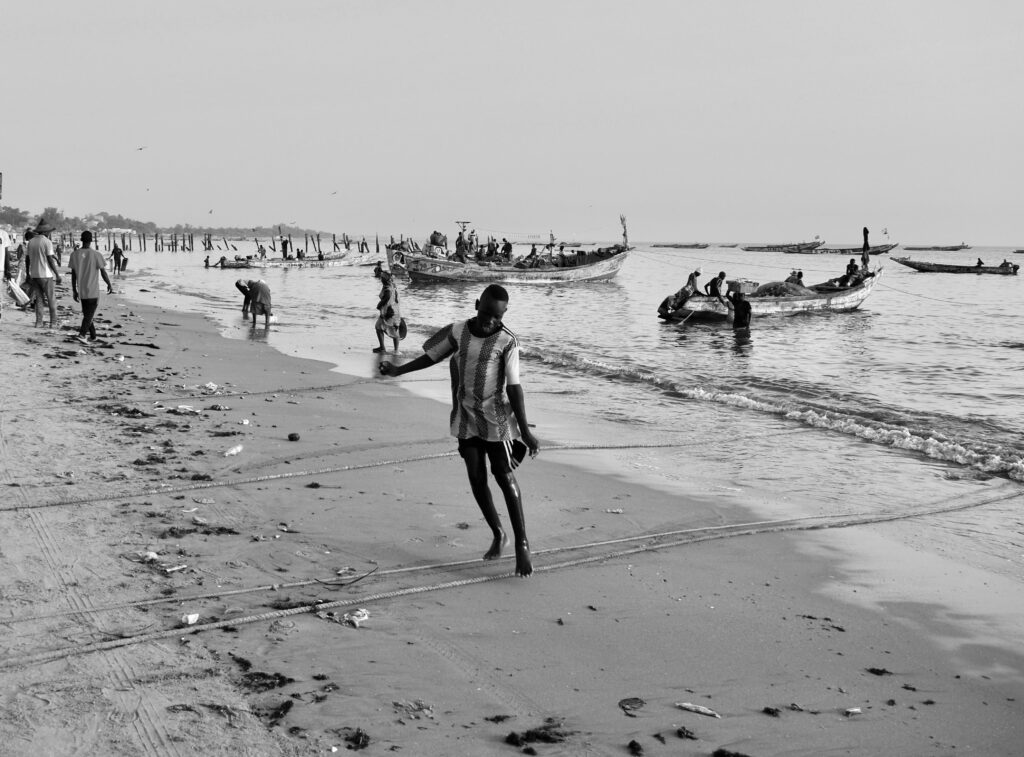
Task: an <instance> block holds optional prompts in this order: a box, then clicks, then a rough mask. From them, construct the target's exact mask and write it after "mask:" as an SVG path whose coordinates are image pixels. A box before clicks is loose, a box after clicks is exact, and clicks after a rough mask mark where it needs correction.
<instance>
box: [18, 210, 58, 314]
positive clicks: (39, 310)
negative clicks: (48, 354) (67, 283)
mask: <svg viewBox="0 0 1024 757" xmlns="http://www.w3.org/2000/svg"><path fill="white" fill-rule="evenodd" d="M35 231H36V233H35V236H34V237H32V239H31V240H30V241H29V243H28V248H27V250H26V252H25V260H26V273H27V274H28V276H29V278H30V279H31V280H32V287H33V288H34V289H35V290H36V327H37V328H38V327H40V326H42V325H43V302H42V301H43V299H44V298H45V300H46V306H47V307H48V308H49V310H50V328H51V329H55V328H57V325H58V324H57V299H56V296H55V293H54V285H55V284H59V283H60V272H59V271H58V270H57V258H56V257H54V255H53V242H51V241H50V233H51V232H52V231H53V226H51V225H50V224H49V223H47V221H46V219H45V218H40V219H39V225H38V226H36V230H35Z"/></svg>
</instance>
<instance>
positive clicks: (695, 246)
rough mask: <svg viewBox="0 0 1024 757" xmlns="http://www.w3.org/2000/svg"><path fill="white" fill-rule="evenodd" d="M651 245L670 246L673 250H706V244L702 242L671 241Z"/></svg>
mask: <svg viewBox="0 0 1024 757" xmlns="http://www.w3.org/2000/svg"><path fill="white" fill-rule="evenodd" d="M651 247H671V248H672V249H673V250H706V249H707V248H708V245H707V244H706V243H704V242H690V243H688V244H683V243H676V242H672V243H663V244H652V245H651Z"/></svg>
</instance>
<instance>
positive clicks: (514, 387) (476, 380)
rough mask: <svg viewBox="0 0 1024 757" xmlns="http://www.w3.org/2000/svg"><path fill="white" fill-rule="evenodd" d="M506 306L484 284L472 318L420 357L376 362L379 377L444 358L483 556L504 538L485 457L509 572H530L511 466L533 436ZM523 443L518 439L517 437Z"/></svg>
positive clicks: (501, 293) (533, 448)
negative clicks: (487, 532)
mask: <svg viewBox="0 0 1024 757" xmlns="http://www.w3.org/2000/svg"><path fill="white" fill-rule="evenodd" d="M507 308H508V292H506V291H505V289H504V288H503V287H501V286H498V285H497V284H491V285H490V286H488V287H487V288H486V289H485V290H484V291H483V294H481V295H480V299H478V300H477V301H476V317H475V318H470V319H469V320H468V321H461V322H457V323H452V324H449V325H448V326H445V327H444V328H443V329H441V330H440V331H438V332H437V333H436V334H434V335H433V336H432V337H430V338H429V339H428V340H427V341H426V342H425V343H424V345H423V352H424V354H423V355H420V356H419V357H418V358H416V359H415V360H413V361H412V362H410V363H405V364H404V365H393V364H392V363H389V362H387V361H384V362H382V363H381V364H380V372H381V373H382V374H383V375H385V376H401V375H402V374H405V373H411V372H413V371H419V370H422V369H423V368H429V367H430V366H432V365H434V364H436V363H438V362H440V361H441V360H443V359H444V358H446V357H449V356H451V360H450V361H449V366H450V369H451V377H452V404H453V407H452V413H451V432H452V436H454V437H456V438H457V439H458V440H459V454H460V455H461V456H462V459H463V460H464V461H465V462H466V472H467V473H468V474H469V485H470V488H471V489H472V491H473V497H474V499H476V503H477V505H478V506H479V507H480V511H481V512H482V513H483V516H484V520H485V521H487V525H488V526H490V528H491V533H492V534H493V535H494V539H493V541H492V543H491V548H490V549H488V550H487V552H486V553H484V559H485V560H494V559H496V558H498V557H500V556H501V551H502V547H504V546H505V545H506V544H507V543H508V537H507V536H506V534H505V532H504V530H503V529H502V527H501V519H500V518H499V517H498V512H497V510H496V509H495V507H494V501H493V500H492V499H491V490H490V487H489V486H488V485H487V461H488V460H490V463H491V474H492V475H493V476H494V480H495V482H497V484H498V488H500V489H501V492H502V494H503V495H504V497H505V504H506V506H507V507H508V517H509V521H511V523H512V533H513V536H514V538H515V553H516V575H518V576H523V577H526V576H529V575H530V574H531V573H533V563H532V562H531V556H530V544H529V541H528V540H527V538H526V522H525V519H524V518H523V503H522V497H521V495H520V492H519V484H518V483H517V482H516V479H515V476H514V475H512V469H513V468H515V467H516V466H517V465H518V464H519V462H520V461H521V460H522V457H523V454H524V453H525V450H523V446H524V443H525V447H526V448H527V449H529V451H530V456H531V457H536V455H537V451H538V444H537V439H536V437H534V435H533V433H532V432H531V431H530V427H529V424H527V422H526V403H525V400H524V398H523V388H522V386H520V384H519V340H518V339H517V338H516V335H515V334H513V333H512V332H511V331H509V329H508V328H507V327H506V326H505V325H504V324H503V323H502V318H504V316H505V311H506V309H507ZM520 436H521V437H522V441H519V437H520Z"/></svg>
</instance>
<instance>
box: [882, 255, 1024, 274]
mask: <svg viewBox="0 0 1024 757" xmlns="http://www.w3.org/2000/svg"><path fill="white" fill-rule="evenodd" d="M893 260H895V261H896V262H897V263H899V264H901V265H905V266H906V267H907V268H913V269H914V270H915V271H920V272H921V273H994V274H996V275H998V276H1016V275H1017V269H1018V268H1020V266H1019V265H1017V264H1016V263H1014V264H1013V265H1011V266H1009V267H1006V266H997V265H981V266H978V265H951V264H948V263H929V262H927V261H925V260H911V259H910V258H893Z"/></svg>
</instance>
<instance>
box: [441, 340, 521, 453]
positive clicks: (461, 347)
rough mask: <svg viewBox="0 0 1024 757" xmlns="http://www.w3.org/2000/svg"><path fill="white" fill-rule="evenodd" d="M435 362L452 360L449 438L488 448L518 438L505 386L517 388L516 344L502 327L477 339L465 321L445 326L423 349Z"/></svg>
mask: <svg viewBox="0 0 1024 757" xmlns="http://www.w3.org/2000/svg"><path fill="white" fill-rule="evenodd" d="M423 351H424V352H425V353H426V354H427V355H429V356H430V358H431V359H432V360H434V362H439V361H441V360H442V359H444V358H446V357H448V356H449V355H450V356H451V360H450V361H449V367H450V369H451V375H452V416H451V430H452V436H455V437H457V438H459V439H471V438H472V437H479V438H481V439H484V440H486V441H489V442H509V441H511V440H513V439H518V438H519V424H518V422H517V421H516V417H515V415H514V414H513V413H512V407H511V405H510V404H509V401H508V397H507V396H506V394H505V385H506V384H508V385H510V386H511V385H516V384H518V383H519V340H518V339H517V338H516V335H515V334H513V333H512V332H511V331H509V330H508V328H506V327H505V326H502V327H501V329H499V330H498V331H496V332H495V333H494V334H492V335H491V336H489V337H484V338H481V337H477V336H473V334H472V333H471V332H470V330H469V321H462V322H459V323H452V324H449V325H448V326H445V327H444V328H443V329H441V330H440V331H438V332H437V333H436V334H434V335H433V336H432V337H430V338H429V339H428V340H427V341H426V342H425V343H424V344H423Z"/></svg>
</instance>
